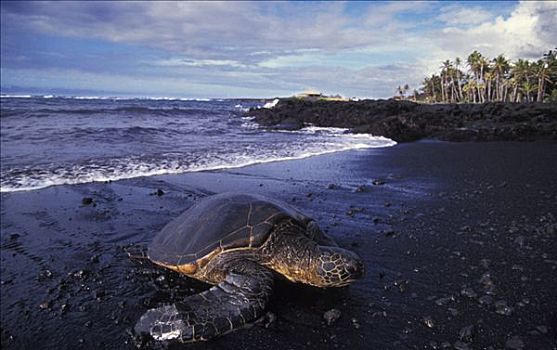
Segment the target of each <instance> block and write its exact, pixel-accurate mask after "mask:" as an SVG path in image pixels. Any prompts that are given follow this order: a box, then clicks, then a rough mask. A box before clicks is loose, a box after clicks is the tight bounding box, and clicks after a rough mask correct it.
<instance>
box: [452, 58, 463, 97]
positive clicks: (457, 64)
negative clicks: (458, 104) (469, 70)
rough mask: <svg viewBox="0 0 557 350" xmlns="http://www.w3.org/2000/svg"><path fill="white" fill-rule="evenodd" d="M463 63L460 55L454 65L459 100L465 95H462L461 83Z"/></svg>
mask: <svg viewBox="0 0 557 350" xmlns="http://www.w3.org/2000/svg"><path fill="white" fill-rule="evenodd" d="M461 64H462V61H461V60H460V57H457V58H455V60H454V65H455V78H456V87H457V91H458V99H459V101H462V100H463V96H462V87H461V85H460V79H461V77H462V72H461V71H460V68H459V66H460V65H461Z"/></svg>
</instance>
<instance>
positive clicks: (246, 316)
mask: <svg viewBox="0 0 557 350" xmlns="http://www.w3.org/2000/svg"><path fill="white" fill-rule="evenodd" d="M272 288H273V275H272V273H271V271H269V270H268V269H267V268H265V267H263V266H261V265H259V264H257V263H254V262H251V261H248V260H242V261H237V263H236V264H235V265H234V266H233V267H232V268H231V269H230V270H229V271H228V273H227V275H226V277H225V279H224V281H222V282H220V283H219V284H218V285H216V286H214V287H212V288H211V289H209V290H206V291H204V292H202V293H199V294H195V295H192V296H190V297H188V298H186V299H185V300H184V301H182V302H178V303H175V304H173V305H167V306H162V307H158V308H155V309H151V310H149V311H147V312H146V313H145V314H143V316H141V318H140V319H139V321H138V322H137V324H136V325H135V328H134V330H135V332H136V333H137V334H145V333H146V334H149V335H150V336H151V337H153V338H154V339H155V340H172V339H176V340H178V341H182V342H195V341H200V340H208V339H210V338H213V337H216V336H219V335H222V334H225V333H228V332H230V331H233V330H235V329H238V328H242V327H243V326H244V325H246V324H248V323H250V322H252V321H254V320H256V319H258V318H259V317H261V316H262V315H263V312H264V310H265V306H266V304H267V301H268V300H269V297H270V295H271V292H272Z"/></svg>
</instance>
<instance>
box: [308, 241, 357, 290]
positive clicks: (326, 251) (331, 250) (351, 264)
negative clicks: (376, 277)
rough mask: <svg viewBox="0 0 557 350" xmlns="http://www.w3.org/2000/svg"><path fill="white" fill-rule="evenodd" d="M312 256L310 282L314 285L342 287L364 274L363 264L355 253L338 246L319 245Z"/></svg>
mask: <svg viewBox="0 0 557 350" xmlns="http://www.w3.org/2000/svg"><path fill="white" fill-rule="evenodd" d="M318 251H319V254H318V255H317V256H315V257H314V259H313V261H314V266H313V267H314V269H315V270H314V271H315V274H314V278H313V279H312V281H310V284H312V285H314V286H316V287H322V288H328V287H344V286H346V285H348V284H350V283H352V282H354V281H355V280H357V279H360V278H361V277H362V276H363V274H364V264H363V263H362V259H360V257H359V256H358V255H356V253H354V252H351V251H349V250H346V249H342V248H339V247H326V246H319V249H318Z"/></svg>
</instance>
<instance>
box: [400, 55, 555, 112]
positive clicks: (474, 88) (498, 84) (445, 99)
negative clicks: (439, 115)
mask: <svg viewBox="0 0 557 350" xmlns="http://www.w3.org/2000/svg"><path fill="white" fill-rule="evenodd" d="M439 68H440V71H439V73H438V74H432V75H431V76H430V77H426V78H424V80H423V82H422V87H421V88H420V91H418V90H414V93H413V94H412V95H411V96H410V97H409V98H410V99H412V100H416V101H423V102H429V103H484V102H496V101H502V102H557V48H556V49H555V50H549V51H548V52H547V53H546V54H544V55H543V57H542V58H540V59H539V60H537V61H535V60H534V61H530V60H527V59H522V58H519V59H518V60H516V61H514V62H511V61H510V60H509V59H507V58H506V57H505V56H504V55H502V54H501V55H499V56H497V57H495V58H493V59H490V58H488V57H486V56H484V55H482V54H481V53H480V52H479V51H477V50H475V51H474V52H472V53H471V54H470V55H469V56H468V57H467V59H466V61H465V62H464V61H462V60H461V59H460V58H459V57H457V58H456V59H455V60H454V61H451V60H446V61H444V62H443V63H442V64H441V66H440V67H439ZM409 90H410V88H409V86H408V84H406V85H404V86H399V87H398V88H397V91H396V92H397V95H398V96H396V97H395V98H397V99H404V98H408V97H405V96H407V95H408V91H409Z"/></svg>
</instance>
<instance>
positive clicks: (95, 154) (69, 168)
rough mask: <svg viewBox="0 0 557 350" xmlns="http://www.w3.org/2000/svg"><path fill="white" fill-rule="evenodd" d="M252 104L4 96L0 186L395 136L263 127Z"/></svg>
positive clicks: (224, 161) (216, 165) (311, 150)
mask: <svg viewBox="0 0 557 350" xmlns="http://www.w3.org/2000/svg"><path fill="white" fill-rule="evenodd" d="M263 106H264V105H263V103H258V102H254V101H249V100H232V99H230V100H226V99H225V100H221V99H214V100H213V99H212V100H192V99H174V98H161V99H157V98H135V99H134V98H100V97H56V96H2V98H1V99H0V107H1V108H0V123H1V134H0V140H1V145H0V146H1V182H0V191H1V192H14V191H22V190H35V189H40V188H44V187H48V186H53V185H63V184H78V183H87V182H93V181H110V180H119V179H127V178H134V177H140V176H153V175H161V174H179V173H185V172H194V171H203V170H214V169H224V168H234V167H242V166H246V165H250V164H256V163H264V162H273V161H280V160H288V159H300V158H305V157H310V156H314V155H319V154H325V153H332V152H340V151H346V150H352V149H362V148H373V147H388V146H392V145H394V144H395V142H394V141H392V140H390V139H387V138H384V137H377V136H372V135H369V134H351V133H350V132H349V130H347V129H340V128H320V127H314V126H307V127H305V128H303V129H301V130H298V131H277V130H266V129H263V128H260V127H259V126H258V125H257V124H256V123H254V122H253V121H252V120H250V118H248V117H246V116H245V112H246V111H247V109H249V108H263Z"/></svg>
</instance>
